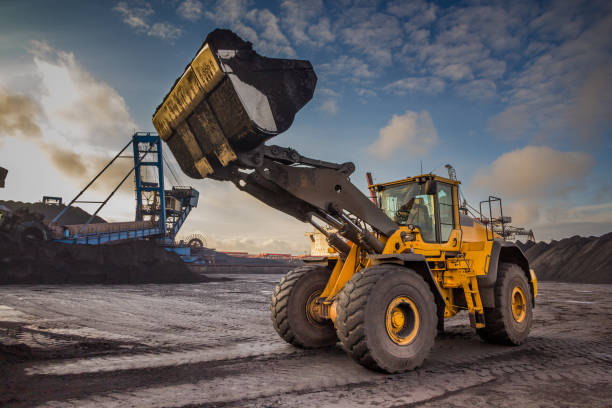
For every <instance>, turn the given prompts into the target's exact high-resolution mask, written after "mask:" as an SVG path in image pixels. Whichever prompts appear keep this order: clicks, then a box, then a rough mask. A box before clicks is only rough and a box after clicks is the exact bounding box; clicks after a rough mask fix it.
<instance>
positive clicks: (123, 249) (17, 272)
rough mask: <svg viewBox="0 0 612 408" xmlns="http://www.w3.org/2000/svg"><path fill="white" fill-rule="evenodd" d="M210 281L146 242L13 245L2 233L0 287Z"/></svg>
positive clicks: (27, 242)
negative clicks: (13, 285) (1, 285)
mask: <svg viewBox="0 0 612 408" xmlns="http://www.w3.org/2000/svg"><path fill="white" fill-rule="evenodd" d="M208 280H209V279H208V278H206V277H204V276H200V275H199V274H197V273H194V272H191V271H190V270H189V269H188V268H187V266H186V265H185V264H184V263H183V261H182V260H181V258H180V257H179V256H178V255H176V254H175V253H172V252H168V251H166V250H164V249H163V248H161V247H159V246H158V245H156V244H155V243H153V242H150V241H130V242H126V243H121V244H116V245H100V246H96V245H70V244H62V243H58V242H51V241H40V240H15V239H12V237H11V236H10V235H9V234H6V233H0V284H65V283H75V284H91V283H102V284H128V283H129V284H134V283H194V282H205V281H208Z"/></svg>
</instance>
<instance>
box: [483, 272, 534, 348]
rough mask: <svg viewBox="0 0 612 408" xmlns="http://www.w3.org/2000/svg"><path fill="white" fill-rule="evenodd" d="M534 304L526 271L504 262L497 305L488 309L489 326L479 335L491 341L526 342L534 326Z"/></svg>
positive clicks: (511, 343)
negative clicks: (532, 325)
mask: <svg viewBox="0 0 612 408" xmlns="http://www.w3.org/2000/svg"><path fill="white" fill-rule="evenodd" d="M532 306H533V300H532V296H531V288H530V287H529V282H528V281H527V277H526V276H525V272H524V271H523V270H522V269H521V267H519V266H518V265H516V264H512V263H502V264H500V265H499V271H498V273H497V282H496V283H495V307H494V308H485V309H484V315H485V325H486V326H485V327H483V328H482V329H478V335H479V336H480V337H481V338H482V339H483V340H484V341H486V342H489V343H495V344H508V345H515V346H518V345H520V344H523V343H524V342H525V340H526V339H527V336H528V335H529V330H530V329H531V323H532V320H533V311H532Z"/></svg>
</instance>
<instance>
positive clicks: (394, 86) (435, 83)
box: [383, 77, 446, 95]
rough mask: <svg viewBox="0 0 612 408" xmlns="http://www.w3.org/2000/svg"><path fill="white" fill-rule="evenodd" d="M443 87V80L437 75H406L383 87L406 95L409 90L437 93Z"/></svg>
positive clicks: (444, 84) (444, 85)
mask: <svg viewBox="0 0 612 408" xmlns="http://www.w3.org/2000/svg"><path fill="white" fill-rule="evenodd" d="M445 87H446V83H445V82H444V80H442V79H440V78H437V77H408V78H403V79H399V80H397V81H395V82H392V83H390V84H388V85H385V87H384V88H383V89H384V90H386V91H389V92H393V93H395V94H398V95H406V94H407V93H409V92H424V93H429V94H437V93H440V92H442V91H443V90H444V88H445Z"/></svg>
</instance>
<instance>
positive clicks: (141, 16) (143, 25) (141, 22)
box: [113, 1, 155, 30]
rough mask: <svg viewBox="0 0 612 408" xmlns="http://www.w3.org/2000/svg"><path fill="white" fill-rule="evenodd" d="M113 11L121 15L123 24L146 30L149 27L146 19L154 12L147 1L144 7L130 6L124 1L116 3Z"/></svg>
mask: <svg viewBox="0 0 612 408" xmlns="http://www.w3.org/2000/svg"><path fill="white" fill-rule="evenodd" d="M113 11H115V12H117V13H118V14H120V15H121V20H122V21H123V22H124V23H125V24H127V25H129V26H130V27H132V28H134V29H137V30H147V29H148V28H149V23H148V19H149V17H150V16H152V15H153V14H155V11H154V10H153V8H152V7H151V5H150V4H149V3H144V7H132V8H131V7H130V6H129V5H128V4H127V2H125V1H121V2H119V3H117V5H116V6H115V7H113Z"/></svg>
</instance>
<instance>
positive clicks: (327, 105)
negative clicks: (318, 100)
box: [318, 99, 338, 115]
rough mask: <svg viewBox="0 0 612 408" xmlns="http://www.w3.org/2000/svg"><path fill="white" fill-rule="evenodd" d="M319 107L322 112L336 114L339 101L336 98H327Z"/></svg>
mask: <svg viewBox="0 0 612 408" xmlns="http://www.w3.org/2000/svg"><path fill="white" fill-rule="evenodd" d="M318 109H319V110H320V111H321V112H325V113H327V114H329V115H335V114H336V113H338V101H336V100H335V99H326V100H325V101H323V103H322V104H321V106H319V108H318Z"/></svg>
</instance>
